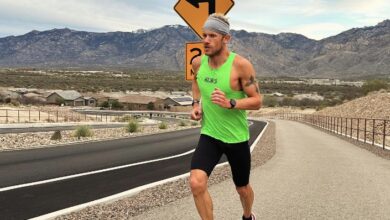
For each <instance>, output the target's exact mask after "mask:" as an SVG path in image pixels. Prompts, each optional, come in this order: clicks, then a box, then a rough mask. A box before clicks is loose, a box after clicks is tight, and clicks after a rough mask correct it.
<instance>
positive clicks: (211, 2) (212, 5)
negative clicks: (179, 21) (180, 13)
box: [187, 0, 215, 15]
mask: <svg viewBox="0 0 390 220" xmlns="http://www.w3.org/2000/svg"><path fill="white" fill-rule="evenodd" d="M187 2H188V3H190V4H191V5H193V6H194V7H195V8H199V3H202V2H208V3H209V15H211V14H214V13H215V0H187Z"/></svg>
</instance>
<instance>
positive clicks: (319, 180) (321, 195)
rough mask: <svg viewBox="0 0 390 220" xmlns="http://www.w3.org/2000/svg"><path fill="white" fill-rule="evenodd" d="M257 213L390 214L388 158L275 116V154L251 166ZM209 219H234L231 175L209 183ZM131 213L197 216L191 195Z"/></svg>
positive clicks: (236, 204) (237, 213)
mask: <svg viewBox="0 0 390 220" xmlns="http://www.w3.org/2000/svg"><path fill="white" fill-rule="evenodd" d="M251 184H252V187H253V188H254V191H255V204H254V206H253V210H254V212H255V213H256V214H257V217H258V219H390V209H389V205H390V161H389V160H385V159H382V158H379V157H377V156H375V155H373V154H371V153H370V152H367V151H365V150H363V149H361V148H358V147H356V146H354V145H352V144H350V143H349V142H346V141H343V140H341V139H339V138H337V137H334V136H332V135H329V134H326V133H324V132H321V131H319V130H316V129H313V128H311V127H309V126H307V125H304V124H300V123H298V122H292V121H276V154H275V156H274V157H273V158H272V159H271V160H270V161H269V162H268V163H266V164H265V165H263V166H261V167H258V168H256V169H254V170H252V174H251ZM210 194H211V196H212V198H213V203H214V216H215V219H217V220H219V219H223V220H225V219H227V220H229V219H232V220H238V219H241V216H242V208H241V204H240V201H239V197H238V195H237V193H236V191H235V188H234V185H233V182H232V181H231V180H228V181H225V182H222V183H220V184H218V185H214V186H212V187H210ZM132 219H139V220H141V219H164V220H168V219H172V220H173V219H186V220H189V219H200V218H199V216H198V214H197V211H196V208H195V205H194V202H193V199H192V197H187V198H184V199H181V200H178V201H176V202H173V203H171V204H169V205H167V206H164V207H161V208H157V209H154V210H152V211H150V212H147V213H144V214H142V215H140V216H137V217H135V218H132Z"/></svg>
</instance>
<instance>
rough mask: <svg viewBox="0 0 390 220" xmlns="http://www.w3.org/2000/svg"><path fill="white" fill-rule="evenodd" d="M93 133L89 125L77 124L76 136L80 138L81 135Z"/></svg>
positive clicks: (89, 135) (86, 135) (87, 135)
mask: <svg viewBox="0 0 390 220" xmlns="http://www.w3.org/2000/svg"><path fill="white" fill-rule="evenodd" d="M92 135H93V133H92V131H91V127H90V126H88V125H80V126H77V128H76V131H75V133H74V136H75V137H77V138H78V139H80V137H91V136H92Z"/></svg>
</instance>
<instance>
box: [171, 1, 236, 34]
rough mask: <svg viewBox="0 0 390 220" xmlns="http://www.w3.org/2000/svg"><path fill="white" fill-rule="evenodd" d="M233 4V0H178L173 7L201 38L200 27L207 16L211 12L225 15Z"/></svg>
mask: <svg viewBox="0 0 390 220" xmlns="http://www.w3.org/2000/svg"><path fill="white" fill-rule="evenodd" d="M233 6H234V2H233V0H179V1H178V2H177V3H176V5H175V7H174V9H175V11H176V12H177V13H178V14H179V15H180V16H181V17H182V18H183V20H184V21H185V22H186V23H187V24H188V25H189V26H190V28H192V30H193V31H194V32H195V33H196V34H197V35H198V36H199V37H200V38H202V27H203V24H204V23H205V22H206V20H207V18H208V16H209V15H211V14H213V13H222V14H225V15H226V14H227V13H228V12H229V11H230V9H231V8H232V7H233Z"/></svg>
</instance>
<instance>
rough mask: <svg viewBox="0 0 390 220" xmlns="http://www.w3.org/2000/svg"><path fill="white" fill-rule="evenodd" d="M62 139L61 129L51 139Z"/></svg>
mask: <svg viewBox="0 0 390 220" xmlns="http://www.w3.org/2000/svg"><path fill="white" fill-rule="evenodd" d="M61 139H62V135H61V131H55V132H54V133H53V135H52V136H51V138H50V140H61Z"/></svg>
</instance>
